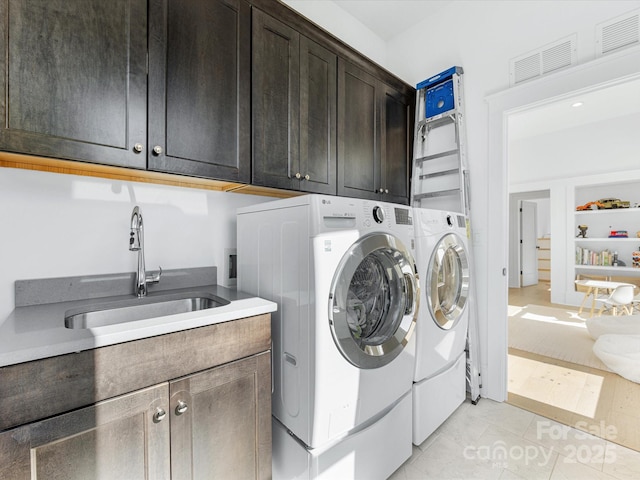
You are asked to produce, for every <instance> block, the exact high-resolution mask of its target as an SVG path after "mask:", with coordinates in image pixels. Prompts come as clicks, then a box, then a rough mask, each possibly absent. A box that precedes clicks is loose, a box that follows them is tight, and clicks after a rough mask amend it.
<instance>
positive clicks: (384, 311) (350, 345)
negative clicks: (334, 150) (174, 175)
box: [237, 195, 419, 479]
mask: <svg viewBox="0 0 640 480" xmlns="http://www.w3.org/2000/svg"><path fill="white" fill-rule="evenodd" d="M237 221H238V223H237V232H238V250H237V252H238V289H239V290H242V291H245V292H247V293H251V294H253V295H258V296H260V297H263V298H266V299H271V300H273V301H275V302H277V304H278V311H277V312H275V313H273V314H272V338H273V385H274V389H273V395H272V412H273V419H274V420H273V476H274V478H287V479H291V478H305V479H308V478H367V479H369V478H371V479H375V478H386V477H388V476H389V475H391V474H392V473H393V472H394V471H395V470H396V469H397V468H398V467H399V466H400V465H401V464H402V463H403V462H404V461H405V460H406V459H408V458H409V457H410V456H411V452H412V447H411V414H412V410H411V388H412V383H413V367H414V363H415V338H414V335H413V332H414V330H415V323H416V319H417V312H418V298H419V286H418V279H417V276H416V265H415V262H414V255H413V251H412V246H413V225H412V210H411V208H410V207H406V206H400V205H392V204H388V203H381V202H374V201H368V200H357V199H349V198H341V197H332V196H323V195H305V196H300V197H295V198H290V199H285V200H277V201H274V202H268V203H263V204H259V205H256V206H253V207H247V208H242V209H240V210H238V216H237Z"/></svg>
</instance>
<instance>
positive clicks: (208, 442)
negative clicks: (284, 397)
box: [0, 352, 271, 480]
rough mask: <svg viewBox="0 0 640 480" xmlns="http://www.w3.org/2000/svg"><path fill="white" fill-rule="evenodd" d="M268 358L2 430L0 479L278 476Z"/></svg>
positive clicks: (258, 357) (153, 479) (263, 356)
mask: <svg viewBox="0 0 640 480" xmlns="http://www.w3.org/2000/svg"><path fill="white" fill-rule="evenodd" d="M269 356H270V354H269V353H268V352H266V353H263V354H259V355H254V356H251V357H248V358H245V359H242V360H238V361H235V362H232V363H229V364H227V365H222V366H220V367H215V368H212V369H209V370H206V371H204V372H200V373H197V374H194V375H190V376H187V377H184V378H182V379H178V380H175V381H171V382H169V383H162V384H160V385H156V386H153V387H149V388H145V389H143V390H139V391H136V392H133V393H130V394H126V395H122V396H119V397H115V398H113V399H110V400H105V401H103V402H99V403H97V404H95V405H93V406H90V407H85V408H81V409H79V410H76V411H73V412H70V413H65V414H62V415H58V416H54V417H52V418H48V419H46V420H42V421H38V422H34V423H31V424H28V425H24V426H21V427H18V428H15V429H12V430H9V431H5V432H3V433H0V478H2V479H3V480H27V479H30V480H36V479H42V480H45V479H46V480H51V479H60V480H63V479H64V480H87V479H93V478H99V479H100V480H122V479H125V478H126V479H127V480H160V479H167V480H168V479H170V478H174V479H202V478H214V479H215V478H219V479H224V480H227V479H252V478H255V479H267V478H270V477H271V380H270V379H271V376H270V369H271V366H270V361H269ZM70 394H72V393H71V392H70Z"/></svg>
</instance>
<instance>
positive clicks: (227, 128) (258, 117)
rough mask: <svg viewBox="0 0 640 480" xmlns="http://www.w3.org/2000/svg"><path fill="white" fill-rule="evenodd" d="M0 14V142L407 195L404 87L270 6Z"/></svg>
mask: <svg viewBox="0 0 640 480" xmlns="http://www.w3.org/2000/svg"><path fill="white" fill-rule="evenodd" d="M0 16H1V18H0V48H1V49H2V53H3V55H1V56H0V90H1V92H0V93H1V96H0V115H1V116H2V125H1V126H0V151H8V152H17V153H26V154H31V155H36V156H43V157H53V158H59V159H68V160H79V161H86V162H92V163H101V164H106V165H114V166H122V167H129V168H136V169H148V170H153V171H158V172H167V173H176V174H180V175H188V176H194V177H202V178H210V179H216V180H224V181H231V182H238V183H252V184H254V185H259V186H267V187H274V188H281V189H287V190H295V191H303V192H309V193H322V194H328V195H336V194H338V195H344V196H349V197H357V198H367V199H375V200H388V201H392V202H398V203H407V202H408V199H409V179H410V165H411V144H412V129H413V118H412V114H411V112H412V111H413V105H412V102H414V100H415V90H414V89H412V88H411V87H410V86H408V85H406V84H405V83H404V82H402V81H400V80H399V79H398V78H397V77H395V76H393V75H391V74H390V73H389V72H387V71H386V70H384V69H382V68H380V67H379V66H377V65H375V64H374V63H373V62H371V61H369V60H368V59H366V58H365V57H363V56H362V55H360V54H358V53H357V52H355V51H354V50H353V49H351V48H350V47H349V46H347V45H345V44H344V43H342V42H341V41H340V40H338V39H336V38H334V37H332V36H331V35H329V34H328V33H327V32H325V31H323V30H322V29H320V28H318V27H317V26H316V25H314V24H313V23H311V22H309V21H308V20H306V19H304V17H302V16H301V15H299V14H298V13H296V12H295V11H293V10H292V9H290V8H289V7H287V6H286V5H284V4H283V3H281V2H279V1H276V0H110V1H106V2H105V1H104V0H2V1H0Z"/></svg>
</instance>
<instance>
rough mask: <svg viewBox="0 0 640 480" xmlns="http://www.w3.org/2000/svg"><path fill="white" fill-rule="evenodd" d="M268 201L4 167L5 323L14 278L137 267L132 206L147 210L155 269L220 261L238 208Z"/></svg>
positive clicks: (148, 251)
mask: <svg viewBox="0 0 640 480" xmlns="http://www.w3.org/2000/svg"><path fill="white" fill-rule="evenodd" d="M265 200H271V199H267V198H265V197H259V196H255V195H241V194H234V193H223V192H215V191H208V190H197V189H188V188H178V187H169V186H164V185H152V184H146V183H134V182H123V181H119V180H107V179H101V178H92V177H81V176H75V175H60V174H55V173H47V172H37V171H31V170H18V169H12V168H1V169H0V205H2V208H0V225H1V226H2V230H1V231H2V239H1V245H2V247H1V248H0V323H1V322H2V321H4V319H5V318H6V317H7V316H8V315H9V314H10V313H11V311H12V310H13V308H14V304H15V302H14V300H15V297H14V295H15V292H14V281H15V280H25V279H34V278H49V277H66V276H75V275H97V274H104V273H119V272H133V271H135V270H136V266H137V253H134V252H130V251H129V231H130V228H129V226H130V218H131V210H132V209H133V207H134V206H135V205H139V206H140V208H141V209H142V214H143V218H144V236H145V238H144V240H145V259H146V265H147V269H148V270H156V269H157V267H158V266H159V265H160V266H162V268H163V269H172V268H186V267H204V266H217V267H218V284H224V280H223V271H222V270H223V269H224V268H223V267H224V261H223V259H224V249H225V248H229V247H232V248H235V246H236V227H235V212H236V209H237V208H239V207H241V206H245V205H250V204H253V203H258V202H262V201H265Z"/></svg>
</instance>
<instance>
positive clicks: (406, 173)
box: [380, 84, 413, 204]
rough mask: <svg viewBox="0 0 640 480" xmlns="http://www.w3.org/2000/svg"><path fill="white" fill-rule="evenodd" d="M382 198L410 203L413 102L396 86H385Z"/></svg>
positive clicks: (383, 85) (382, 125)
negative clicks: (396, 88)
mask: <svg viewBox="0 0 640 480" xmlns="http://www.w3.org/2000/svg"><path fill="white" fill-rule="evenodd" d="M381 94H382V95H383V97H384V98H383V100H382V101H383V105H384V108H382V112H381V116H382V121H381V122H380V123H381V127H382V162H381V163H382V185H383V186H384V195H382V197H381V198H382V199H383V200H384V201H387V202H393V203H404V204H408V203H409V178H410V165H411V144H412V137H413V132H412V131H411V127H410V125H411V114H412V109H411V107H410V99H409V98H408V97H407V96H406V95H403V94H402V93H400V92H398V91H396V90H395V89H393V88H392V87H390V86H388V85H385V84H382V87H381Z"/></svg>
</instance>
